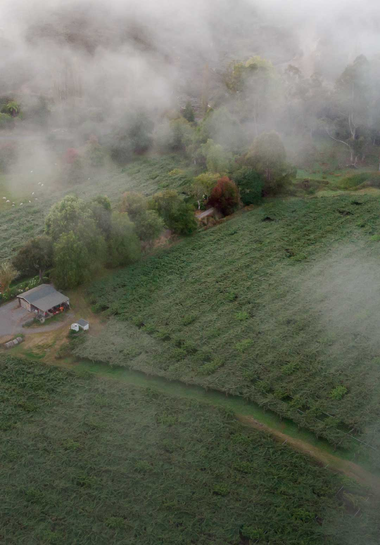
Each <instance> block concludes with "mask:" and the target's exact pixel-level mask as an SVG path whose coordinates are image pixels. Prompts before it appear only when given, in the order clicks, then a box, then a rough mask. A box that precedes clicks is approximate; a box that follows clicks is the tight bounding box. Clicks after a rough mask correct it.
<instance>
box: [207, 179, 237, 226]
mask: <svg viewBox="0 0 380 545" xmlns="http://www.w3.org/2000/svg"><path fill="white" fill-rule="evenodd" d="M208 205H209V206H213V207H214V208H216V209H217V210H219V211H220V212H221V213H222V214H224V215H225V216H228V215H230V214H232V213H233V212H234V211H235V210H236V209H237V207H238V206H239V190H238V188H237V186H236V184H235V183H234V182H233V181H232V180H230V179H229V178H228V177H227V176H225V177H224V178H220V180H218V182H217V184H216V185H215V187H214V188H213V189H212V191H211V194H210V197H209V199H208Z"/></svg>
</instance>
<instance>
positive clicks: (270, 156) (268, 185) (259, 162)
mask: <svg viewBox="0 0 380 545" xmlns="http://www.w3.org/2000/svg"><path fill="white" fill-rule="evenodd" d="M244 163H245V165H246V166H248V167H251V168H253V169H255V170H256V171H257V172H259V173H260V174H261V175H262V177H263V180H264V188H263V189H264V193H265V194H268V195H273V194H276V193H278V192H280V191H281V190H282V189H284V187H285V186H286V185H287V184H288V183H289V182H290V180H291V178H292V177H293V176H295V175H296V170H295V169H294V168H293V167H291V166H290V165H288V164H287V163H286V151H285V146H284V144H283V142H282V140H281V138H280V136H279V135H278V134H277V133H276V132H269V133H263V134H261V135H260V136H258V137H257V138H256V139H255V141H254V142H253V145H252V147H251V149H250V151H249V152H248V154H247V155H246V156H245V158H244Z"/></svg>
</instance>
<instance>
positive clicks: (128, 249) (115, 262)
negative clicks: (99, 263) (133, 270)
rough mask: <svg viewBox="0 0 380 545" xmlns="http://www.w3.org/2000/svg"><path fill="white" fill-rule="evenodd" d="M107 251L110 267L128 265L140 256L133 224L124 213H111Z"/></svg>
mask: <svg viewBox="0 0 380 545" xmlns="http://www.w3.org/2000/svg"><path fill="white" fill-rule="evenodd" d="M108 252H109V265H110V266H111V267H120V266H123V265H128V264H130V263H133V262H134V261H137V260H138V259H139V257H140V243H139V240H138V238H137V236H136V233H135V229H134V225H133V223H132V222H131V221H130V220H129V218H128V216H127V215H125V214H117V213H114V214H113V215H112V226H111V233H110V237H109V241H108Z"/></svg>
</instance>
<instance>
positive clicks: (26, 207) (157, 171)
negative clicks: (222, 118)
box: [0, 155, 187, 259]
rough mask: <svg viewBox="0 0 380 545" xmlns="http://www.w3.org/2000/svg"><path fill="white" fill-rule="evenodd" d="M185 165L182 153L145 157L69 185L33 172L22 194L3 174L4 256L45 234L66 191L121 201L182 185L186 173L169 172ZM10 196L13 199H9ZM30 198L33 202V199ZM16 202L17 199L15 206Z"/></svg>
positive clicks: (0, 224) (0, 225) (0, 254)
mask: <svg viewBox="0 0 380 545" xmlns="http://www.w3.org/2000/svg"><path fill="white" fill-rule="evenodd" d="M183 166H184V165H183V163H182V160H181V157H180V156H178V155H173V156H165V157H152V158H141V159H136V160H135V161H133V162H132V163H130V164H129V165H128V166H126V167H124V168H123V169H116V167H115V168H114V169H113V170H110V171H109V172H108V173H107V174H104V173H103V172H101V173H99V174H94V176H93V177H92V178H90V179H89V180H87V181H85V182H83V183H81V184H79V185H71V186H68V187H62V186H57V185H54V184H53V182H52V181H51V180H47V181H46V180H44V181H45V183H44V186H43V187H41V186H39V185H38V181H39V180H40V178H38V177H35V176H34V175H33V174H31V181H30V182H29V183H28V184H27V183H26V182H25V183H23V184H22V187H23V192H22V194H19V193H17V192H16V189H12V187H13V185H12V180H8V179H7V177H4V176H2V177H0V230H1V238H0V259H4V258H8V257H10V256H11V255H12V254H13V253H14V252H15V251H16V250H17V249H18V248H19V247H20V246H21V245H22V244H24V243H25V241H26V240H27V239H29V238H32V237H33V236H36V235H39V234H41V233H42V231H43V227H44V221H45V216H46V215H47V214H48V212H49V209H50V207H51V206H52V205H53V204H54V203H56V202H58V201H59V200H61V199H62V198H63V197H64V196H65V195H67V194H76V195H78V196H79V197H80V198H83V199H86V200H90V199H92V198H94V197H96V196H97V195H107V196H108V197H109V198H110V199H111V201H112V202H113V203H117V202H118V200H119V199H120V198H121V195H122V194H123V193H124V192H125V191H139V192H141V193H144V194H152V193H155V192H156V191H158V190H160V189H164V188H166V187H168V186H169V185H170V187H173V188H178V187H180V186H181V184H183V183H186V182H187V178H186V174H185V173H184V174H181V173H177V174H176V173H174V175H169V173H171V172H172V171H173V170H175V169H178V168H181V167H183ZM8 182H10V183H8ZM26 187H28V190H26V189H25V188H26ZM32 193H34V195H32ZM3 196H5V197H6V199H5V200H4V199H3V198H2V197H3ZM36 198H37V199H38V200H37V201H36V200H35V199H36ZM6 200H10V201H11V202H10V203H6ZM29 200H31V201H32V202H31V203H29ZM12 202H15V206H14V207H12ZM21 202H22V203H23V204H22V205H20V203H21Z"/></svg>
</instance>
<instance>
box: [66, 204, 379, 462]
mask: <svg viewBox="0 0 380 545" xmlns="http://www.w3.org/2000/svg"><path fill="white" fill-rule="evenodd" d="M379 234H380V204H379V201H378V199H376V198H373V197H370V196H367V195H360V196H359V195H357V196H355V197H352V196H349V195H340V196H336V197H329V198H313V199H309V200H295V199H293V200H288V201H284V202H281V201H275V202H273V203H269V204H266V205H265V206H263V207H261V208H259V209H257V210H254V211H252V212H249V213H245V214H242V215H240V216H237V217H235V218H233V219H232V220H230V221H228V222H226V223H223V224H222V225H220V226H218V227H216V228H214V229H211V230H208V231H205V232H203V233H201V234H198V235H196V236H194V237H192V238H190V239H188V240H184V241H181V242H180V243H179V244H177V245H176V246H175V247H173V248H171V249H170V250H165V251H162V252H161V253H159V254H157V255H156V256H154V257H150V258H148V259H146V260H145V261H144V262H141V263H138V264H137V265H135V266H133V267H129V268H126V269H124V270H122V271H120V272H118V273H116V274H113V275H112V276H110V277H108V278H107V279H104V280H103V281H100V282H97V283H95V284H94V285H93V286H92V287H91V289H90V297H91V300H92V302H93V303H94V304H95V306H96V308H98V309H99V310H106V309H108V313H109V314H111V315H112V314H113V315H116V317H117V321H111V322H110V323H109V325H108V327H107V328H106V329H105V330H104V332H103V334H102V335H101V336H99V337H97V338H93V337H89V338H88V339H87V342H85V344H84V345H83V346H81V347H80V348H78V349H77V352H76V353H77V355H78V356H80V357H86V358H89V359H92V360H94V361H96V360H99V361H107V362H109V363H111V364H114V365H125V366H128V367H132V368H135V369H140V370H143V371H146V372H149V373H157V374H159V375H163V376H166V377H170V378H175V379H181V380H184V381H185V382H189V383H197V384H200V385H203V386H205V387H212V388H216V389H219V390H222V391H225V392H228V393H231V394H235V395H241V396H244V397H246V398H248V399H251V400H254V401H256V402H258V403H259V404H260V405H262V406H264V407H268V408H270V409H272V410H274V411H275V412H277V413H278V414H280V415H282V416H286V417H289V418H291V419H292V420H294V421H295V422H297V423H298V424H299V425H300V426H304V427H307V428H308V429H310V430H312V431H314V432H315V433H316V434H317V435H320V436H323V437H326V438H327V439H328V440H329V441H330V442H332V443H333V444H336V445H340V446H342V445H345V444H348V443H349V442H350V441H348V436H347V435H346V434H347V433H349V434H351V435H355V436H356V437H358V438H360V439H361V440H363V439H364V440H365V441H366V442H368V443H370V444H371V445H373V446H374V447H375V448H376V449H378V448H379V445H380V439H379V430H377V424H376V422H377V420H378V417H379V416H380V365H379V362H380V341H379V336H378V326H379V325H380V314H379V308H380V267H379V265H380V242H379V240H380V236H379ZM369 450H370V452H372V453H373V455H374V456H375V457H376V458H377V459H378V458H379V454H378V451H375V450H373V449H369Z"/></svg>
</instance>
